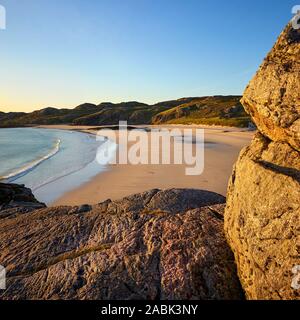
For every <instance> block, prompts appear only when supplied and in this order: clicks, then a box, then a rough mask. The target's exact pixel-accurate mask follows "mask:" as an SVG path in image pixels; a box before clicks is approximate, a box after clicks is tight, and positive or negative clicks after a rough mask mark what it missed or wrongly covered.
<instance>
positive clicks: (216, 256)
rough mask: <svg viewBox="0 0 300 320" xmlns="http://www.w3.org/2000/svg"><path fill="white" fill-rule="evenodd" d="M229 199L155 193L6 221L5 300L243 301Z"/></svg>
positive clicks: (1, 223) (1, 241) (0, 235)
mask: <svg viewBox="0 0 300 320" xmlns="http://www.w3.org/2000/svg"><path fill="white" fill-rule="evenodd" d="M224 201H225V199H224V197H222V196H220V195H217V194H214V193H211V192H206V191H201V190H185V189H181V190H178V189H171V190H164V191H161V190H151V191H149V192H144V193H142V194H137V195H133V196H130V197H127V198H124V199H122V200H119V201H110V200H107V201H105V202H102V203H100V204H98V205H94V206H88V205H83V206H80V207H54V208H44V209H38V210H35V211H33V212H31V213H27V214H23V215H18V216H15V217H12V216H8V217H7V218H4V219H1V220H0V230H1V232H0V264H1V265H3V266H5V267H6V271H7V290H6V291H4V292H1V293H0V294H1V296H0V298H1V299H241V298H243V292H242V290H241V287H240V283H239V280H238V277H237V274H236V266H235V263H234V257H233V254H232V251H231V250H230V248H229V246H228V245H227V242H226V240H225V236H224V231H223V211H224V206H225V205H224Z"/></svg>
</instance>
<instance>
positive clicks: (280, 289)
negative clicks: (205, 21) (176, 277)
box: [225, 25, 300, 299]
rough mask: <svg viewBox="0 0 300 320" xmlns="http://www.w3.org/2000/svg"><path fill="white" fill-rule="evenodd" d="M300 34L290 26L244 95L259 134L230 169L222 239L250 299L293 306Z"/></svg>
mask: <svg viewBox="0 0 300 320" xmlns="http://www.w3.org/2000/svg"><path fill="white" fill-rule="evenodd" d="M299 35H300V33H299V30H298V31H296V30H293V29H292V28H291V26H290V25H288V27H287V28H286V29H285V30H284V32H283V33H282V34H281V36H280V37H279V40H278V42H277V43H276V45H275V46H274V48H273V49H272V51H271V53H270V54H269V55H268V57H267V58H266V60H265V62H264V63H263V65H262V66H261V68H260V70H259V71H258V73H257V74H256V76H255V77H254V79H253V80H252V81H251V82H250V85H249V86H248V88H247V89H246V91H245V94H244V97H243V100H242V102H243V104H244V106H245V109H246V110H247V111H248V112H249V113H250V114H251V115H252V117H253V121H254V122H255V123H256V125H257V127H258V129H259V131H260V132H259V133H258V134H257V135H256V136H255V138H254V140H253V141H252V143H251V145H250V146H249V147H247V148H245V149H244V150H243V151H242V152H241V154H240V157H239V159H238V161H237V163H236V165H235V168H234V171H233V174H232V177H231V180H230V183H229V188H228V194H227V206H226V210H225V233H226V236H227V239H228V242H229V244H230V246H231V248H232V250H233V252H234V254H235V259H236V263H237V267H238V274H239V277H240V280H241V283H242V286H243V289H244V290H245V293H246V297H247V298H248V299H299V297H300V292H299V290H298V289H297V286H296V285H295V281H296V280H297V279H298V278H297V277H298V275H297V274H295V268H298V267H297V266H299V265H300V152H299V151H300V143H299V142H300V139H299V137H300V135H299V134H300V127H299V125H300V122H299V121H300V118H299V116H300V109H299V108H300V104H299V103H300V78H299V75H300V64H299V63H300V60H299V59H300V41H299V39H300V36H299Z"/></svg>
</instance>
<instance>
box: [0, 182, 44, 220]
mask: <svg viewBox="0 0 300 320" xmlns="http://www.w3.org/2000/svg"><path fill="white" fill-rule="evenodd" d="M44 207H45V205H44V204H43V203H40V202H38V201H37V200H36V198H35V197H34V195H33V194H32V192H31V190H30V189H28V188H25V186H24V185H18V184H8V183H0V219H1V218H3V217H6V216H7V214H8V212H10V214H11V213H12V212H13V211H14V210H10V211H6V212H5V213H4V209H13V208H19V212H20V211H22V210H23V212H24V210H25V211H26V212H29V211H31V210H34V209H38V208H44ZM17 211H18V210H17Z"/></svg>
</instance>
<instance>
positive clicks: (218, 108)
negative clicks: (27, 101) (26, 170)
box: [0, 96, 250, 128]
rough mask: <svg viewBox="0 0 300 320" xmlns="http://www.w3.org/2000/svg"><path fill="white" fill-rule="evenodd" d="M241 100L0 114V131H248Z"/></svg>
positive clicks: (92, 106)
mask: <svg viewBox="0 0 300 320" xmlns="http://www.w3.org/2000/svg"><path fill="white" fill-rule="evenodd" d="M240 98H241V97H240V96H213V97H200V98H182V99H178V100H171V101H163V102H159V103H157V104H155V105H148V104H145V103H141V102H136V101H131V102H122V103H117V104H114V103H110V102H103V103H101V104H99V105H95V104H90V103H85V104H82V105H79V106H77V107H76V108H74V109H56V108H45V109H41V110H38V111H34V112H31V113H22V112H10V113H4V112H0V127H2V128H3V127H23V126H31V125H47V124H73V125H91V126H97V125H114V124H118V122H119V121H121V120H126V121H128V124H135V125H136V124H163V123H168V124H172V123H173V124H215V125H227V126H238V127H246V126H248V123H249V121H250V118H249V116H248V115H247V114H246V113H245V111H244V109H243V107H242V105H241V104H240V102H239V100H240Z"/></svg>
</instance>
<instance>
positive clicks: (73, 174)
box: [0, 128, 116, 204]
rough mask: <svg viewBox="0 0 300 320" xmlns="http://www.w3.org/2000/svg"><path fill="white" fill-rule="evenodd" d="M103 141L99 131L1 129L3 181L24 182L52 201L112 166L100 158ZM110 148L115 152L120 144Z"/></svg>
mask: <svg viewBox="0 0 300 320" xmlns="http://www.w3.org/2000/svg"><path fill="white" fill-rule="evenodd" d="M111 143H112V144H114V143H113V142H111ZM102 144H103V141H102V142H101V141H97V140H96V136H95V135H92V134H87V133H82V132H77V131H69V130H57V129H42V128H9V129H0V181H2V182H9V183H18V184H24V185H25V186H26V187H28V188H30V189H31V190H32V191H33V193H34V195H35V196H36V198H37V199H38V200H39V201H41V202H44V203H46V204H51V203H52V202H54V201H55V200H56V199H58V198H59V197H60V196H61V195H62V194H63V193H65V192H67V191H70V190H72V189H74V188H76V187H79V186H80V185H81V184H83V183H85V182H87V181H89V180H90V179H91V178H92V177H93V176H95V175H97V174H98V173H101V172H103V171H106V170H107V169H108V166H107V165H105V164H103V163H102V164H101V165H100V164H99V163H98V162H97V161H96V154H97V151H98V149H99V148H101V145H102ZM110 150H111V152H112V156H113V153H114V152H115V150H116V146H113V145H112V147H111V148H110Z"/></svg>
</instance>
